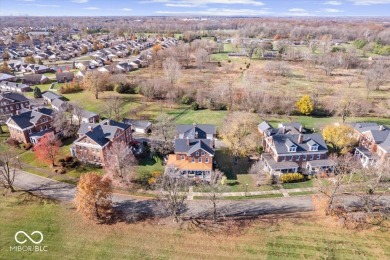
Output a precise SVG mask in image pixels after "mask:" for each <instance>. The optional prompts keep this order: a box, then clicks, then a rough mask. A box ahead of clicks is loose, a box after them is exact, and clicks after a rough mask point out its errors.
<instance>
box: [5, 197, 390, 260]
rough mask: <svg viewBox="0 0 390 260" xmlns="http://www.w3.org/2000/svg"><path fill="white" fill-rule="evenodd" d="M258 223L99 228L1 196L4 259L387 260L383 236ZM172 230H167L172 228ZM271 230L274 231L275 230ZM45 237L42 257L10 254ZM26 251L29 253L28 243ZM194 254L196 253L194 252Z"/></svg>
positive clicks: (303, 220) (72, 214)
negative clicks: (234, 230)
mask: <svg viewBox="0 0 390 260" xmlns="http://www.w3.org/2000/svg"><path fill="white" fill-rule="evenodd" d="M263 218H265V219H264V221H261V220H257V221H254V222H253V223H252V224H251V227H249V228H247V229H246V230H245V231H244V232H242V233H241V234H240V235H235V234H229V235H227V234H213V235H209V234H207V233H206V232H203V231H196V230H193V229H190V230H188V229H186V228H178V227H175V226H172V225H167V224H165V225H158V224H157V223H156V222H153V221H151V222H150V223H149V222H146V221H145V222H140V223H134V224H126V223H123V222H122V223H117V224H113V225H98V224H95V223H93V222H91V221H87V220H85V219H84V218H83V217H82V216H81V215H80V214H79V213H77V212H76V211H75V208H74V206H73V205H71V204H56V203H37V202H28V203H20V201H18V200H17V199H16V197H15V196H12V197H10V196H0V219H1V220H2V221H1V222H0V230H1V236H0V256H1V257H0V258H1V259H32V260H34V259H39V260H45V259H85V260H88V259H114V260H115V259H183V260H184V259H389V258H390V244H389V241H390V232H388V230H386V231H381V230H367V231H361V232H357V231H352V230H346V229H343V228H340V227H339V226H336V224H333V225H334V226H329V224H328V223H324V222H323V221H320V220H318V219H316V218H315V217H311V216H310V215H308V214H306V215H302V216H301V217H296V218H294V219H288V218H284V219H279V220H277V221H275V219H274V217H273V218H272V220H273V221H270V219H268V218H267V217H263ZM170 223H171V222H170ZM272 223H275V224H272ZM18 231H25V232H26V233H27V234H31V233H32V232H33V231H40V232H42V234H43V241H42V243H41V244H40V245H41V246H47V250H48V251H47V252H12V251H10V246H15V245H17V244H16V242H15V238H14V236H15V233H16V232H18ZM24 245H26V246H32V245H34V244H32V243H31V242H30V241H27V242H26V243H25V244H24ZM194 248H196V249H197V250H194Z"/></svg>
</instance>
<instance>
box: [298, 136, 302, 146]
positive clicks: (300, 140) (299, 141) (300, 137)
mask: <svg viewBox="0 0 390 260" xmlns="http://www.w3.org/2000/svg"><path fill="white" fill-rule="evenodd" d="M302 141H303V135H302V134H299V136H298V143H299V144H301V143H302Z"/></svg>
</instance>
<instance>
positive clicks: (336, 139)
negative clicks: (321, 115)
mask: <svg viewBox="0 0 390 260" xmlns="http://www.w3.org/2000/svg"><path fill="white" fill-rule="evenodd" d="M322 135H323V137H324V139H325V142H326V143H327V144H328V145H329V146H330V147H331V148H332V151H333V152H334V153H336V154H346V153H348V152H349V151H351V150H352V149H353V148H354V147H355V146H356V145H357V139H356V138H355V137H354V130H353V128H352V127H351V126H349V125H345V124H341V125H337V124H334V125H328V126H326V127H325V128H324V130H323V131H322Z"/></svg>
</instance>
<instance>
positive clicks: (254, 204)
mask: <svg viewBox="0 0 390 260" xmlns="http://www.w3.org/2000/svg"><path fill="white" fill-rule="evenodd" d="M14 185H15V186H16V187H18V188H21V189H26V190H30V191H35V192H41V193H42V194H44V195H46V196H49V197H51V198H54V199H57V200H60V201H65V202H69V201H71V200H72V199H73V198H74V196H75V193H76V188H75V186H74V185H71V184H66V183H63V182H58V181H54V180H51V179H47V178H44V177H40V176H38V175H34V174H31V173H27V172H24V171H18V172H17V175H16V178H15V183H14ZM346 199H347V200H348V202H349V204H350V205H352V204H354V203H355V202H356V200H355V199H356V197H355V198H354V197H346ZM113 201H114V202H115V203H116V205H117V206H118V207H119V208H121V209H122V210H123V211H124V212H126V213H129V214H130V213H137V214H148V215H155V214H159V213H160V210H159V207H157V206H156V201H155V200H153V199H147V198H142V197H136V196H129V195H124V194H114V196H113ZM381 201H382V202H385V203H387V204H388V205H389V204H390V196H386V197H384V198H381ZM187 205H188V208H187V209H186V210H185V214H184V215H186V216H191V217H195V216H200V215H203V214H209V212H210V210H211V203H210V202H209V201H207V200H204V201H203V200H195V201H187ZM218 207H219V212H220V213H221V214H223V215H225V216H239V215H241V216H243V215H244V216H257V215H263V214H286V213H295V212H306V211H311V210H312V209H313V205H312V200H311V197H310V196H300V197H282V198H272V199H249V200H243V201H227V200H225V201H219V202H218Z"/></svg>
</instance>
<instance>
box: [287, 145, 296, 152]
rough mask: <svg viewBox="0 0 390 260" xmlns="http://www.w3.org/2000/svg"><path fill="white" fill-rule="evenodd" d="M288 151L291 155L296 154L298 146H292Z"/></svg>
mask: <svg viewBox="0 0 390 260" xmlns="http://www.w3.org/2000/svg"><path fill="white" fill-rule="evenodd" d="M288 151H289V152H290V153H293V152H296V151H297V147H296V146H291V147H289V148H288Z"/></svg>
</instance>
